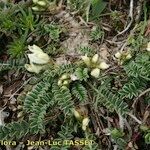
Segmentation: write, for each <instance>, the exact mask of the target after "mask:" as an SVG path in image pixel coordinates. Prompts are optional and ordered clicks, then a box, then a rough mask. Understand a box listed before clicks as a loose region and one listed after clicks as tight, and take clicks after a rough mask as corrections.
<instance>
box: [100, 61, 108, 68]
mask: <svg viewBox="0 0 150 150" xmlns="http://www.w3.org/2000/svg"><path fill="white" fill-rule="evenodd" d="M99 68H100V69H102V70H105V69H108V68H109V65H108V64H106V63H105V62H101V63H100V64H99Z"/></svg>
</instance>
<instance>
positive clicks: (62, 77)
mask: <svg viewBox="0 0 150 150" xmlns="http://www.w3.org/2000/svg"><path fill="white" fill-rule="evenodd" d="M68 78H69V76H68V75H67V74H63V75H62V76H61V78H60V80H66V79H68Z"/></svg>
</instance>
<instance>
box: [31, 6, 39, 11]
mask: <svg viewBox="0 0 150 150" xmlns="http://www.w3.org/2000/svg"><path fill="white" fill-rule="evenodd" d="M32 10H34V11H40V9H39V7H37V6H34V7H32Z"/></svg>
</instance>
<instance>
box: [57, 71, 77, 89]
mask: <svg viewBox="0 0 150 150" xmlns="http://www.w3.org/2000/svg"><path fill="white" fill-rule="evenodd" d="M75 80H78V78H77V77H76V76H75V75H74V74H71V75H70V74H63V75H62V76H61V77H60V78H59V80H58V86H60V87H64V88H65V87H67V86H68V85H69V83H70V82H71V81H75Z"/></svg>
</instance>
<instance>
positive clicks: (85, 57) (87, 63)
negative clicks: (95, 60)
mask: <svg viewBox="0 0 150 150" xmlns="http://www.w3.org/2000/svg"><path fill="white" fill-rule="evenodd" d="M81 58H82V60H83V61H84V63H85V64H86V65H87V66H90V58H89V57H87V54H86V55H85V56H81Z"/></svg>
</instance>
